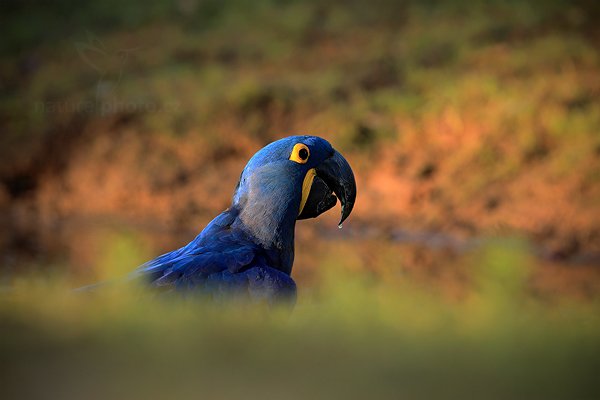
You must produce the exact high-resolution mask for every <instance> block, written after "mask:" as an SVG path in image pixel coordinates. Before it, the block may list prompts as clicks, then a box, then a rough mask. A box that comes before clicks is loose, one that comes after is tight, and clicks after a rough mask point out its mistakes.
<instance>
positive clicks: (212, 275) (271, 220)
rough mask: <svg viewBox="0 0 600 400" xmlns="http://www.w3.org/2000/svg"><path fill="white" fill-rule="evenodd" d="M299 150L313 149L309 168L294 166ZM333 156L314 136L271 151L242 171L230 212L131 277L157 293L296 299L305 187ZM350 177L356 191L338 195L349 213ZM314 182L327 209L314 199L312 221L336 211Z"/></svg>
mask: <svg viewBox="0 0 600 400" xmlns="http://www.w3.org/2000/svg"><path fill="white" fill-rule="evenodd" d="M298 143H302V144H303V145H305V146H307V147H308V149H309V150H310V157H308V158H307V160H306V162H303V163H299V162H295V161H293V160H291V156H290V154H291V152H292V151H293V149H294V145H296V144H298ZM338 156H339V157H338ZM332 157H333V158H335V157H338V158H336V161H338V163H339V158H341V156H340V155H339V153H337V152H335V150H333V148H332V147H331V145H330V144H329V143H328V142H327V141H325V140H323V139H321V138H318V137H315V136H293V137H289V138H285V139H282V140H278V141H276V142H273V143H271V144H269V145H268V146H266V147H265V148H263V149H262V150H260V151H259V152H258V153H256V154H255V155H254V156H253V157H252V158H251V159H250V161H249V162H248V164H247V165H246V167H245V168H244V171H243V172H242V174H241V176H240V180H239V183H238V185H237V187H236V190H235V193H234V195H233V201H232V205H231V207H230V208H229V209H227V210H226V211H224V212H222V213H221V214H220V215H218V216H217V217H216V218H215V219H213V220H212V221H211V222H210V223H209V224H208V225H207V226H206V228H204V230H203V231H202V232H201V233H200V234H199V235H198V236H196V238H195V239H194V240H192V241H191V242H190V243H189V244H187V245H186V246H184V247H182V248H180V249H178V250H175V251H172V252H170V253H166V254H163V255H161V256H159V257H157V258H156V259H154V260H151V261H149V262H147V263H145V264H143V265H142V266H140V267H139V268H138V269H137V270H136V271H134V273H133V275H134V276H135V277H142V278H143V279H145V280H147V281H149V282H150V283H151V285H153V286H156V287H168V288H173V289H178V290H191V291H193V292H198V293H202V294H204V295H207V296H209V297H212V298H214V299H220V298H228V297H230V296H231V295H232V293H235V294H236V295H243V296H248V297H249V298H251V299H253V300H264V301H267V302H273V301H277V300H282V299H287V300H289V299H292V300H293V299H295V297H296V284H295V283H294V281H293V279H292V278H291V276H290V275H291V272H292V264H293V261H294V229H295V224H296V220H297V218H298V215H299V207H300V200H301V197H302V182H303V180H304V177H305V176H306V174H307V172H308V171H309V170H310V169H311V168H317V171H318V168H319V167H320V166H321V165H324V164H326V163H327V162H328V160H330V159H332ZM344 163H345V164H344V165H347V163H346V162H345V160H344ZM348 168H349V167H348ZM345 172H346V175H345V176H344V177H342V178H341V179H342V181H343V182H342V183H343V184H344V185H346V186H348V185H351V189H352V190H351V192H352V193H351V195H348V194H346V193H344V192H343V189H340V191H336V194H337V195H338V197H339V196H340V195H339V193H344V196H345V199H344V200H342V201H343V202H344V204H346V203H348V204H349V207H350V210H351V208H352V205H353V203H354V197H353V196H354V193H355V186H354V185H355V183H354V177H353V175H352V172H351V170H350V172H347V171H345ZM325 175H327V174H325ZM329 179H330V181H331V178H329ZM316 182H317V183H316V184H317V185H319V190H318V191H317V192H316V193H318V195H319V196H321V195H322V196H323V197H324V198H323V201H325V200H326V201H327V204H328V206H327V207H323V204H325V203H324V202H321V204H319V200H320V199H319V198H314V199H311V202H310V204H313V203H314V207H317V205H318V206H319V207H320V208H319V209H318V210H317V208H315V209H314V210H307V212H306V214H307V215H310V216H311V217H312V216H317V215H318V214H320V213H321V212H323V211H326V210H327V209H329V208H331V207H332V203H331V196H332V195H331V193H332V190H335V189H329V188H328V186H327V185H326V184H325V183H324V181H323V180H321V179H319V180H318V181H316ZM332 183H335V182H332ZM334 187H337V186H335V185H334ZM340 187H341V186H340ZM333 204H335V202H333ZM348 214H349V212H348ZM343 218H345V217H344V216H343Z"/></svg>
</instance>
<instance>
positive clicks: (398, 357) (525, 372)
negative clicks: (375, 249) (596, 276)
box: [0, 240, 600, 399]
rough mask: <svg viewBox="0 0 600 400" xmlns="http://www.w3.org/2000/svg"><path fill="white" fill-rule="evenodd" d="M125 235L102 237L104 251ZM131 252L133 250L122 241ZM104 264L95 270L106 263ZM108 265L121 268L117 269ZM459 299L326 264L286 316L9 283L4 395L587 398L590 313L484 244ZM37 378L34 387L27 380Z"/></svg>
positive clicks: (593, 325) (3, 311) (58, 281)
mask: <svg viewBox="0 0 600 400" xmlns="http://www.w3.org/2000/svg"><path fill="white" fill-rule="evenodd" d="M123 243H124V242H123V241H115V244H114V247H115V248H114V249H113V250H111V251H109V252H108V253H109V254H110V253H111V252H112V253H113V254H114V255H118V254H121V252H122V250H123V246H124V245H123ZM129 246H131V247H130V249H129V253H136V252H138V251H139V249H136V247H135V245H133V244H132V243H130V245H129ZM117 260H122V262H121V263H120V265H121V266H122V267H126V266H127V262H126V261H130V260H127V258H121V257H117V258H112V257H111V256H109V257H108V258H107V259H106V260H105V262H106V263H107V265H106V267H107V268H114V264H115V262H116V261H117ZM117 264H119V263H117ZM468 269H469V271H470V276H471V277H472V278H473V280H472V284H471V285H470V289H469V290H468V291H467V292H466V293H465V297H464V298H463V299H462V300H461V301H458V302H448V301H447V300H445V299H444V298H443V296H440V295H439V294H436V293H433V292H432V291H429V290H424V289H423V288H419V287H417V286H415V285H414V284H412V283H411V282H410V281H407V280H405V279H393V278H388V279H373V277H372V276H370V275H369V274H368V273H366V272H364V271H363V272H357V271H349V270H348V267H347V265H345V263H343V262H341V261H338V262H337V263H335V262H332V261H331V260H324V261H323V265H319V271H320V276H319V280H318V282H319V283H318V284H317V285H315V286H313V288H312V290H311V291H310V292H306V291H303V290H302V289H301V292H300V293H301V296H300V302H299V304H298V305H297V306H296V309H295V310H294V311H293V313H290V312H289V310H286V309H281V310H277V309H270V310H268V309H265V308H262V307H260V306H249V305H247V304H222V305H220V306H210V307H209V306H207V305H206V304H203V303H201V302H200V301H198V299H193V298H189V299H182V298H179V297H169V296H167V295H156V294H152V293H148V292H145V291H144V290H143V289H142V288H136V287H129V286H125V287H122V286H121V287H119V286H116V287H107V288H105V289H104V290H99V291H96V292H92V293H89V292H84V293H82V292H72V291H70V290H68V289H69V283H68V281H66V280H65V279H64V278H60V277H57V276H54V277H49V276H35V277H30V278H21V279H18V280H16V281H15V282H14V283H13V285H12V287H13V290H12V291H11V292H7V293H3V294H2V295H1V301H0V332H2V333H1V339H2V340H0V350H1V351H0V353H1V354H2V364H3V365H4V367H5V368H3V370H4V372H3V374H2V378H1V379H2V392H3V393H4V395H5V396H8V398H39V397H46V396H48V395H52V397H59V398H65V399H67V398H81V397H86V398H99V399H101V398H107V397H111V398H148V397H151V398H174V397H182V396H192V397H198V396H199V397H202V398H204V397H207V398H231V397H244V398H274V399H275V398H281V397H285V398H298V399H302V398H307V397H310V398H332V397H333V398H339V397H344V398H365V397H370V398H391V397H393V398H397V397H401V398H426V399H430V398H485V399H494V398H498V399H505V398H511V399H517V398H523V399H525V398H527V399H529V398H544V399H554V398H564V399H573V398H578V399H579V398H581V399H592V398H595V397H597V396H598V394H600V385H599V382H598V379H597V371H598V367H600V364H599V363H600V347H599V342H598V338H599V335H600V318H599V316H600V314H599V313H598V312H597V311H598V303H597V301H594V302H586V303H573V302H570V301H566V302H561V303H560V304H555V305H552V306H549V305H548V304H546V303H544V302H542V301H540V300H539V299H535V298H531V297H530V296H529V295H528V294H527V293H526V292H525V291H524V287H525V286H526V281H527V279H529V276H530V274H529V273H528V272H527V271H529V269H530V259H529V255H528V252H527V250H526V248H525V247H523V245H522V243H521V242H520V241H518V240H508V241H506V240H503V241H492V242H489V243H487V244H486V245H485V246H484V247H483V248H482V250H481V251H480V252H478V254H476V255H474V256H473V258H472V264H470V265H469V266H468ZM33 382H35V384H32V383H33Z"/></svg>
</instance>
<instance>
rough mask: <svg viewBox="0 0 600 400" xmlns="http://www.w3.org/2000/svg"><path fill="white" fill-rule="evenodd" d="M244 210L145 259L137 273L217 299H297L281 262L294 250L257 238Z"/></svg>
mask: <svg viewBox="0 0 600 400" xmlns="http://www.w3.org/2000/svg"><path fill="white" fill-rule="evenodd" d="M238 215H239V212H238V211H237V210H236V209H229V210H227V211H224V212H223V213H221V214H220V215H219V216H217V217H216V218H215V219H214V220H213V221H212V222H210V223H209V224H208V225H207V226H206V228H205V229H204V230H203V231H202V232H201V233H200V234H199V235H198V236H197V237H196V238H195V239H194V240H192V241H191V242H190V243H189V244H188V245H186V246H184V247H182V248H180V249H178V250H175V251H172V252H170V253H166V254H163V255H162V256H159V257H157V258H156V259H154V260H152V261H149V262H147V263H145V264H143V265H142V266H141V267H139V268H138V269H137V270H136V271H134V276H138V277H142V278H143V279H145V280H146V281H148V282H150V284H151V285H152V286H154V287H160V288H167V289H169V288H172V289H176V290H178V291H183V292H186V291H189V292H193V293H198V294H200V295H203V296H207V297H209V298H212V299H214V300H221V299H229V298H231V297H249V298H250V299H251V300H253V301H266V302H268V303H274V302H279V301H282V300H284V301H295V298H296V284H295V283H294V281H293V279H292V278H291V277H290V275H289V273H286V272H283V271H284V270H285V269H286V266H285V265H281V263H282V260H286V259H289V255H285V254H283V255H282V254H280V253H281V250H279V249H267V248H264V247H263V246H262V245H260V244H257V243H256V242H255V241H254V240H253V239H252V238H251V237H250V235H249V234H248V233H247V232H246V231H245V229H244V227H243V224H242V223H241V221H240V220H239V218H238ZM292 251H293V250H292ZM291 256H292V257H293V254H292V255H291Z"/></svg>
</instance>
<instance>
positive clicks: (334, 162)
mask: <svg viewBox="0 0 600 400" xmlns="http://www.w3.org/2000/svg"><path fill="white" fill-rule="evenodd" d="M315 172H316V176H315V178H314V179H313V183H312V186H311V188H310V193H309V194H308V199H307V200H306V204H305V205H304V208H303V209H302V212H301V213H300V215H298V219H307V218H315V217H318V216H319V215H321V214H322V213H324V212H325V211H327V210H329V209H331V208H332V207H333V206H335V203H336V201H337V200H336V196H337V199H339V200H340V202H341V203H342V218H341V219H340V225H341V224H342V222H344V220H345V219H346V218H348V216H349V215H350V213H351V212H352V208H353V207H354V201H355V200H356V181H355V180H354V173H353V172H352V168H350V164H348V161H346V159H345V158H344V157H342V155H341V154H340V153H338V152H337V151H335V150H334V152H333V154H332V155H331V156H330V157H329V158H327V159H326V160H325V161H323V162H322V163H321V164H319V166H317V167H316V168H315ZM333 193H335V196H334V195H333Z"/></svg>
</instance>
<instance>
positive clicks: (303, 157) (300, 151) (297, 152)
mask: <svg viewBox="0 0 600 400" xmlns="http://www.w3.org/2000/svg"><path fill="white" fill-rule="evenodd" d="M309 157H310V150H309V149H308V146H307V145H305V144H304V143H296V144H295V145H294V148H293V149H292V154H290V160H292V161H294V162H297V163H298V164H306V162H307V161H308V158H309Z"/></svg>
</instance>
